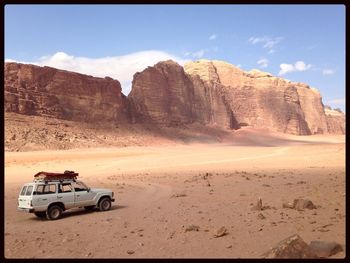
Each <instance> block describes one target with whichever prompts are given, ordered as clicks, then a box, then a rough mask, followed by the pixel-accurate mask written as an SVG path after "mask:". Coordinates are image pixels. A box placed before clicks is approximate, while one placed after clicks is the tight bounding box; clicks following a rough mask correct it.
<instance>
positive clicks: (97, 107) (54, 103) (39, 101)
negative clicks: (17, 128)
mask: <svg viewBox="0 0 350 263" xmlns="http://www.w3.org/2000/svg"><path fill="white" fill-rule="evenodd" d="M5 111H6V112H15V113H20V114H25V115H36V116H48V117H52V118H58V119H65V120H74V121H83V122H103V121H107V122H125V121H128V120H129V118H130V117H129V116H128V101H127V99H126V97H125V96H124V95H123V94H122V93H121V87H120V83H119V81H117V80H113V79H111V78H109V77H106V78H96V77H92V76H87V75H83V74H78V73H74V72H69V71H64V70H58V69H55V68H50V67H39V66H34V65H29V64H18V63H5Z"/></svg>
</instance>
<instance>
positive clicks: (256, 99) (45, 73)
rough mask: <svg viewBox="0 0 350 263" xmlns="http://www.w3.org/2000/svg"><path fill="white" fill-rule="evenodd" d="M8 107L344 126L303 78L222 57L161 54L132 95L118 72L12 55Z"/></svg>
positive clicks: (66, 115)
mask: <svg viewBox="0 0 350 263" xmlns="http://www.w3.org/2000/svg"><path fill="white" fill-rule="evenodd" d="M4 93H5V94H4V95H5V105H4V106H5V111H6V112H15V113H20V114H24V115H36V116H48V117H52V118H58V119H64V120H72V121H82V122H88V123H99V122H109V123H129V122H131V123H139V124H144V123H150V124H153V125H154V124H155V125H159V126H181V125H183V124H191V123H199V124H202V125H208V124H209V125H216V126H218V127H220V128H226V129H237V128H239V127H242V126H248V125H249V126H252V127H256V128H266V129H269V130H272V131H277V132H283V133H290V134H297V135H309V134H324V133H335V134H344V133H345V115H344V114H343V113H341V112H338V111H334V110H331V109H328V108H326V109H325V108H324V105H323V104H322V98H321V95H320V93H319V92H318V91H317V90H316V89H314V88H310V87H309V86H308V85H306V84H303V83H296V82H291V81H288V80H285V79H281V78H277V77H273V76H272V75H271V74H269V73H266V72H262V71H259V70H252V71H249V72H245V71H242V70H241V69H239V68H237V67H235V66H233V65H231V64H229V63H226V62H222V61H215V60H214V61H209V60H199V61H196V62H189V63H187V64H186V65H185V66H184V68H183V67H181V66H180V65H179V64H177V63H175V62H173V61H170V60H169V61H163V62H159V63H157V64H156V65H154V66H153V67H148V68H146V69H145V70H144V71H142V72H138V73H136V74H135V75H134V79H133V82H132V90H131V92H130V94H129V95H128V97H125V96H124V95H123V94H122V93H121V87H120V84H119V82H118V81H117V80H113V79H111V78H108V77H106V78H96V77H92V76H87V75H83V74H78V73H74V72H68V71H64V70H58V69H54V68H50V67H38V66H34V65H27V64H17V63H5V91H4Z"/></svg>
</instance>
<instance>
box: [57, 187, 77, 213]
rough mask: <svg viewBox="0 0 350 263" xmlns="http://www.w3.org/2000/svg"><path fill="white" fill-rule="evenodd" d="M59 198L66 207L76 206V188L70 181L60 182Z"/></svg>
mask: <svg viewBox="0 0 350 263" xmlns="http://www.w3.org/2000/svg"><path fill="white" fill-rule="evenodd" d="M57 200H58V201H59V202H62V203H63V204H64V206H65V208H66V209H69V208H72V207H74V189H73V187H72V185H71V183H70V182H62V183H60V184H59V187H58V193H57Z"/></svg>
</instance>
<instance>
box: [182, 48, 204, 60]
mask: <svg viewBox="0 0 350 263" xmlns="http://www.w3.org/2000/svg"><path fill="white" fill-rule="evenodd" d="M207 52H209V50H208V49H206V48H205V49H200V50H198V51H195V52H186V53H185V54H184V55H185V56H186V57H188V56H191V57H193V58H195V59H199V58H202V57H203V56H204V54H205V53H207Z"/></svg>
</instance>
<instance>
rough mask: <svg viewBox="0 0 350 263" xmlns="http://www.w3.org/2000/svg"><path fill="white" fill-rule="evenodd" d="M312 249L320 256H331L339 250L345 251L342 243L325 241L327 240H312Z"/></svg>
mask: <svg viewBox="0 0 350 263" xmlns="http://www.w3.org/2000/svg"><path fill="white" fill-rule="evenodd" d="M309 246H310V248H311V250H312V251H313V252H314V253H315V254H316V255H317V256H318V257H320V258H327V257H330V256H332V255H334V254H336V253H338V252H341V251H343V248H342V246H341V245H340V244H338V243H336V242H325V241H318V240H317V241H311V242H310V245H309Z"/></svg>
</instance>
